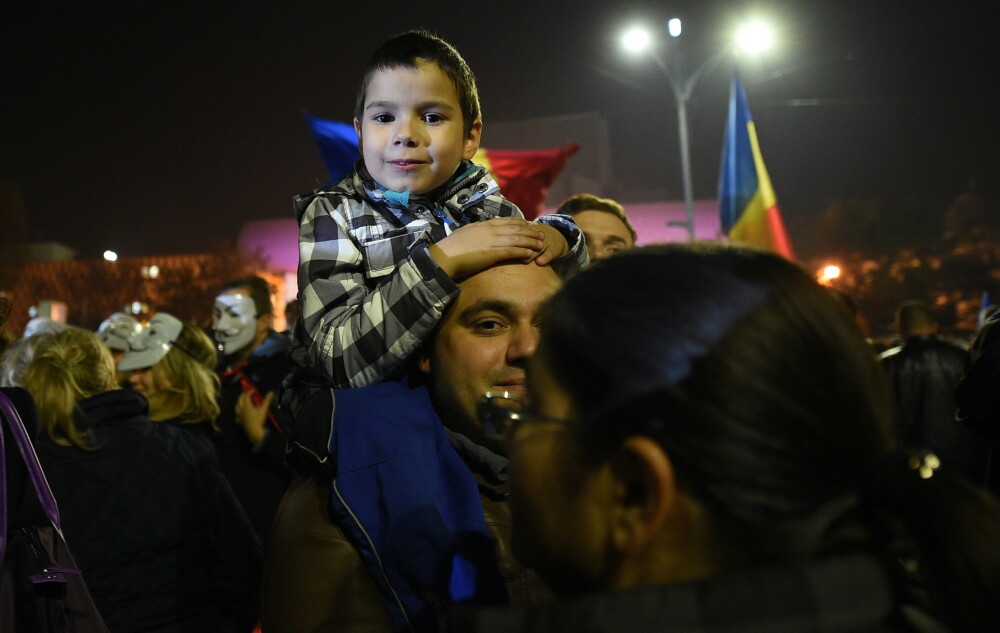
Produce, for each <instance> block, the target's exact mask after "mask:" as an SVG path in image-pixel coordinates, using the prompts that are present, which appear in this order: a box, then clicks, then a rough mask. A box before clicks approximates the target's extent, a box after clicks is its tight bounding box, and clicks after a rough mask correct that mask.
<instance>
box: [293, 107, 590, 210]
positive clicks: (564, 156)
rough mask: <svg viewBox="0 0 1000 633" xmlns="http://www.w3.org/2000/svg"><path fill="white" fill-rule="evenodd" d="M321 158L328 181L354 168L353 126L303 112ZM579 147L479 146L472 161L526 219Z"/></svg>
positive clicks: (542, 203) (355, 142)
mask: <svg viewBox="0 0 1000 633" xmlns="http://www.w3.org/2000/svg"><path fill="white" fill-rule="evenodd" d="M305 117H306V121H307V122H308V123H309V128H310V129H311V130H312V133H313V136H315V137H316V145H317V147H319V153H320V155H321V156H322V157H323V163H324V164H325V165H326V169H327V172H328V173H329V174H330V181H331V182H337V181H339V180H340V179H341V178H343V177H344V176H346V175H347V174H349V173H350V172H351V170H352V169H354V162H355V161H356V160H357V159H358V135H357V132H355V130H354V125H353V124H350V123H341V122H339V121H328V120H326V119H320V118H317V117H314V116H310V115H308V114H306V115H305ZM579 149H580V146H579V145H577V144H576V143H568V144H566V145H565V146H563V147H561V148H558V149H538V150H535V149H529V150H510V149H486V148H483V147H480V148H479V151H477V152H476V155H475V156H474V157H473V158H472V162H474V163H476V164H477V165H482V166H483V167H485V168H486V169H487V170H488V171H489V172H490V174H492V175H493V178H494V179H495V180H496V181H497V183H498V184H499V185H500V191H502V192H503V194H504V196H506V198H507V199H508V200H510V201H511V202H513V203H514V204H516V205H517V206H518V208H520V209H521V212H522V213H524V215H525V217H527V218H528V219H529V220H530V219H534V218H535V217H537V216H538V215H539V214H540V213H541V212H542V209H544V206H545V196H546V195H547V194H548V191H549V186H551V185H552V182H553V181H554V180H555V179H556V177H557V176H559V173H560V172H561V171H562V170H563V167H565V166H566V162H567V161H569V158H570V156H572V155H573V154H575V153H576V152H577V150H579Z"/></svg>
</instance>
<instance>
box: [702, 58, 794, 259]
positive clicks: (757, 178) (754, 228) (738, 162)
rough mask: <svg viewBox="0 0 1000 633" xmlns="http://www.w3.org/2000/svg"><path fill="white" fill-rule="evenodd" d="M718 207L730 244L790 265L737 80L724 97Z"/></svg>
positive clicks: (784, 235) (789, 251) (789, 253)
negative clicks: (757, 248) (769, 253)
mask: <svg viewBox="0 0 1000 633" xmlns="http://www.w3.org/2000/svg"><path fill="white" fill-rule="evenodd" d="M719 204H720V211H721V214H722V222H721V223H722V232H723V233H724V234H725V235H727V236H728V237H729V240H730V241H732V242H740V243H749V244H755V245H757V246H760V247H763V248H766V249H768V250H771V251H774V252H776V253H778V254H779V255H782V256H784V257H786V258H788V259H790V260H794V259H795V255H794V254H793V252H792V243H791V241H790V240H789V239H788V233H787V232H786V231H785V223H784V222H783V221H782V219H781V212H780V211H779V210H778V198H777V196H775V195H774V188H773V187H772V186H771V178H770V177H769V176H768V175H767V168H766V167H764V159H763V158H761V155H760V146H759V145H758V143H757V130H756V128H755V127H754V124H753V119H752V118H751V117H750V108H749V106H747V95H746V92H745V91H744V90H743V84H741V83H740V78H739V75H733V88H732V92H731V93H730V95H729V117H728V121H727V123H726V138H725V145H724V147H723V150H722V174H721V176H720V178H719Z"/></svg>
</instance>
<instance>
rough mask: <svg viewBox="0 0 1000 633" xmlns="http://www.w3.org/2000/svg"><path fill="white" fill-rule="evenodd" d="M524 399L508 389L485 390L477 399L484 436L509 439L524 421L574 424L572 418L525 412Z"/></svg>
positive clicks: (494, 438) (525, 404)
mask: <svg viewBox="0 0 1000 633" xmlns="http://www.w3.org/2000/svg"><path fill="white" fill-rule="evenodd" d="M527 408H528V404H527V403H526V402H525V401H524V399H523V398H522V397H521V396H519V395H517V394H513V393H510V392H509V391H487V392H486V393H485V394H484V395H483V399H482V400H480V401H479V411H478V412H479V422H480V423H481V424H482V425H483V432H484V433H485V434H486V437H487V438H489V439H492V440H504V439H510V438H511V437H513V436H514V433H515V432H516V430H517V427H518V426H519V425H520V424H522V423H524V422H547V423H549V424H562V425H564V426H576V425H577V423H576V422H573V421H572V420H564V419H562V418H553V417H548V416H544V415H535V414H533V413H528V412H527Z"/></svg>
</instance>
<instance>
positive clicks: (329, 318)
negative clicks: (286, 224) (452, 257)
mask: <svg viewBox="0 0 1000 633" xmlns="http://www.w3.org/2000/svg"><path fill="white" fill-rule="evenodd" d="M463 168H464V175H463V176H460V177H459V178H458V179H457V180H456V181H454V182H453V183H451V184H450V185H448V186H447V187H446V188H445V189H444V190H443V193H441V194H440V195H438V196H436V197H435V199H433V200H431V199H428V198H425V197H421V196H418V195H411V196H410V197H409V200H408V203H407V204H405V205H404V204H403V203H401V202H400V201H398V200H392V199H390V198H391V196H389V197H387V196H386V192H384V191H383V190H381V189H380V188H379V187H378V186H377V185H376V184H375V182H374V181H373V180H372V179H371V177H370V176H369V175H368V173H367V171H366V170H365V169H364V166H363V165H362V164H361V162H360V161H359V162H358V165H357V167H356V168H355V170H354V172H352V173H351V174H350V175H348V176H347V177H346V178H344V179H343V180H342V181H340V182H339V183H338V184H336V185H334V186H328V187H323V188H321V189H317V190H315V191H313V192H311V193H309V194H305V195H302V196H297V197H296V198H295V209H296V215H297V217H298V221H299V270H298V283H299V300H300V302H301V310H302V312H301V314H302V321H301V326H302V327H300V328H296V347H297V348H300V349H298V350H293V353H292V354H293V358H295V359H296V360H297V362H299V363H300V364H301V363H305V364H308V365H309V366H311V367H313V368H315V369H316V370H318V371H319V372H320V374H321V375H322V376H323V377H324V378H325V379H326V380H328V381H330V383H331V385H332V386H334V387H362V386H365V385H370V384H373V383H376V382H379V381H381V380H383V379H385V378H387V377H389V376H390V375H392V374H393V372H394V371H396V370H397V369H399V368H400V367H401V366H402V365H403V364H404V362H405V361H406V360H407V359H408V358H409V357H410V356H411V355H412V354H413V353H414V352H415V351H416V350H417V349H418V348H419V347H420V345H421V343H423V341H424V340H425V339H426V338H427V337H428V335H429V334H430V333H431V331H432V330H433V329H434V326H435V325H436V324H437V322H438V321H439V320H440V318H441V315H442V313H443V312H444V310H445V308H446V307H447V305H448V304H449V303H450V302H451V301H452V300H453V299H454V298H455V297H456V296H457V295H458V285H457V284H456V283H455V282H454V281H452V279H451V278H450V277H448V275H447V274H445V272H444V271H443V270H442V269H441V268H440V267H439V266H438V265H437V264H436V263H435V262H434V260H433V259H432V258H431V256H430V253H429V252H428V250H427V249H428V247H429V246H430V245H431V244H433V243H435V242H437V241H438V240H440V239H442V238H444V237H445V236H446V235H447V234H448V233H449V232H450V228H457V227H458V226H462V225H465V224H468V223H470V222H480V221H483V220H489V219H491V218H496V217H505V216H515V217H523V216H522V214H521V211H520V209H518V208H517V207H516V206H515V205H514V204H512V203H511V202H509V201H508V200H507V199H506V198H504V197H503V195H502V194H501V193H500V189H499V186H498V185H497V184H496V182H495V181H494V180H493V178H492V177H490V175H489V173H488V172H487V171H486V169H484V168H482V167H478V166H474V165H472V163H465V164H464V165H463ZM538 221H541V222H544V223H545V224H549V225H551V226H553V227H554V228H556V229H558V230H559V231H560V232H561V233H562V234H563V235H564V236H565V237H566V241H567V243H569V244H570V245H571V247H572V248H571V252H570V253H567V254H566V255H565V256H564V257H563V258H561V260H560V262H559V263H560V265H562V266H565V267H568V268H576V267H579V266H583V265H586V263H587V252H586V249H585V247H584V242H583V234H582V232H581V231H580V230H579V229H578V228H577V227H576V225H575V224H574V223H573V221H572V220H571V219H570V218H569V217H568V216H562V215H549V216H545V217H544V218H541V219H539V220H538ZM446 225H447V226H446ZM303 348H304V350H305V354H304V355H303V354H302V349H303ZM303 356H304V357H303Z"/></svg>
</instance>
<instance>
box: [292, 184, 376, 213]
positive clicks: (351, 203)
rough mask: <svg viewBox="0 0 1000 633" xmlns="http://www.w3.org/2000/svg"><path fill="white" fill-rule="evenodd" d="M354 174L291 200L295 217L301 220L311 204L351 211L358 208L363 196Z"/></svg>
mask: <svg viewBox="0 0 1000 633" xmlns="http://www.w3.org/2000/svg"><path fill="white" fill-rule="evenodd" d="M355 176H356V172H351V173H350V174H348V175H347V176H345V177H344V178H342V179H341V180H340V181H338V182H335V183H334V182H329V183H326V184H325V185H323V186H322V187H318V188H316V189H313V190H312V191H307V192H305V193H300V194H298V195H296V196H294V197H293V198H292V204H293V206H294V208H295V214H296V216H297V217H298V218H299V219H300V220H301V219H302V216H303V214H304V213H305V211H306V210H307V209H308V208H309V207H310V206H311V205H313V204H327V205H329V206H331V207H344V208H345V209H346V210H348V211H351V210H353V209H354V208H355V207H358V205H359V203H360V202H361V200H362V198H363V196H362V193H361V191H362V190H363V189H359V187H358V186H357V183H356V182H355V181H356V178H355Z"/></svg>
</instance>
